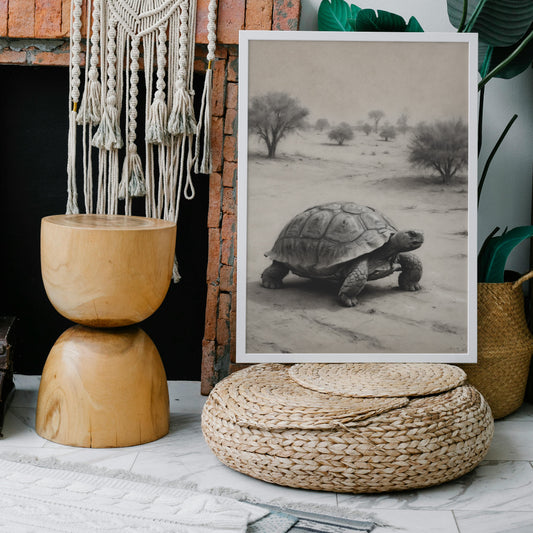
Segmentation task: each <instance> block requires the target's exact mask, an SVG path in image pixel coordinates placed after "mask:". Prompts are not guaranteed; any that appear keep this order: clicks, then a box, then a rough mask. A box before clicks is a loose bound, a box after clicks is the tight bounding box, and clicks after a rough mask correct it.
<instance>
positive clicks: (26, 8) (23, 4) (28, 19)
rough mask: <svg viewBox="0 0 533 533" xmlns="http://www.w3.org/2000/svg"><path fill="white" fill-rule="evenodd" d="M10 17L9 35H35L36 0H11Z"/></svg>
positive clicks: (30, 36)
mask: <svg viewBox="0 0 533 533" xmlns="http://www.w3.org/2000/svg"><path fill="white" fill-rule="evenodd" d="M8 17H9V18H8V28H7V36H8V37H26V38H30V39H31V38H33V37H35V31H34V25H35V0H16V2H14V1H13V0H11V2H10V3H9V14H8Z"/></svg>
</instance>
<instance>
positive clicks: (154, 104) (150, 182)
mask: <svg viewBox="0 0 533 533" xmlns="http://www.w3.org/2000/svg"><path fill="white" fill-rule="evenodd" d="M216 8H217V2H216V0H210V1H209V12H208V26H207V29H208V47H207V48H208V53H207V60H208V68H207V72H206V79H205V86H204V91H203V94H202V101H201V110H200V116H199V117H198V120H197V119H196V117H195V115H194V107H193V97H194V91H193V74H194V49H195V29H196V0H87V42H86V68H85V76H84V83H83V94H82V91H81V90H80V87H81V85H82V82H81V78H82V75H81V68H80V63H81V41H82V34H81V27H82V22H81V16H82V0H72V9H71V14H72V20H71V28H72V30H71V38H70V41H71V42H70V90H69V138H68V162H67V177H68V200H67V214H74V213H79V206H78V193H77V185H76V183H77V182H76V159H77V155H78V157H79V156H80V155H81V158H82V164H83V197H84V204H85V205H84V208H85V212H86V213H97V214H110V215H113V214H118V213H119V211H120V212H123V213H124V214H126V215H131V210H132V198H133V197H138V196H144V197H145V215H146V216H147V217H154V218H163V219H165V220H170V221H173V222H176V223H177V222H178V215H179V206H180V200H181V198H182V197H185V198H186V199H192V198H193V197H194V186H193V183H192V179H191V178H192V173H193V171H194V172H196V173H203V174H208V173H210V172H211V150H210V135H211V86H212V62H213V60H214V58H215V43H216V34H215V30H216ZM141 58H142V59H141ZM141 60H142V61H143V66H142V68H141V64H140V61H141ZM140 76H144V82H145V84H144V86H145V87H146V109H145V116H146V123H145V124H144V125H139V124H138V123H137V117H138V112H137V104H138V100H137V96H138V94H139V88H138V87H139V78H140ZM121 119H122V123H123V124H125V127H124V129H123V130H121ZM138 126H140V127H139V128H138ZM139 132H142V136H144V138H142V137H141V138H139ZM80 134H81V137H82V143H81V145H82V153H81V154H76V145H77V136H78V135H80ZM139 142H142V143H144V145H145V150H144V152H145V154H146V155H145V158H144V161H142V160H141V157H140V156H139V153H138V149H137V148H138V145H139V144H138V143H139ZM96 162H97V164H96ZM94 191H96V198H95V197H94ZM122 202H123V207H122ZM178 279H179V274H178V270H177V265H176V266H175V269H174V281H178Z"/></svg>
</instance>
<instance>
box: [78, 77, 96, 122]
mask: <svg viewBox="0 0 533 533" xmlns="http://www.w3.org/2000/svg"><path fill="white" fill-rule="evenodd" d="M101 93H102V86H101V84H100V81H99V80H98V79H95V80H92V79H90V78H89V81H88V83H87V87H86V88H85V91H83V97H82V99H81V105H80V110H79V112H78V118H77V122H78V124H94V125H96V124H99V123H100V119H101V101H100V95H101Z"/></svg>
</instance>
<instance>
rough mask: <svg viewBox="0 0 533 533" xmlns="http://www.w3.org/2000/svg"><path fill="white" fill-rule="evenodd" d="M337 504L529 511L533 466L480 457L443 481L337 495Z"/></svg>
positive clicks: (530, 508)
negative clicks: (475, 464) (413, 487)
mask: <svg viewBox="0 0 533 533" xmlns="http://www.w3.org/2000/svg"><path fill="white" fill-rule="evenodd" d="M339 504H340V505H345V504H348V505H350V506H353V507H356V508H373V509H433V510H437V509H438V510H453V509H458V510H464V511H467V510H472V511H474V510H480V511H481V510H497V511H514V510H517V511H533V468H532V467H531V465H530V464H529V463H527V462H523V461H484V462H482V463H481V464H480V465H479V466H478V467H477V468H476V469H475V470H474V471H472V472H470V473H469V474H466V475H465V476H463V477H461V478H459V479H457V480H455V481H450V482H448V483H444V484H443V485H439V486H436V487H429V488H426V489H421V490H414V491H405V492H398V493H389V494H383V495H379V494H376V495H371V494H365V495H339Z"/></svg>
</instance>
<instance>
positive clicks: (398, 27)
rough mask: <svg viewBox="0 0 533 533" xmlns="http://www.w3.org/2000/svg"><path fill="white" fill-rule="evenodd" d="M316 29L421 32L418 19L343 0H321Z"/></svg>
mask: <svg viewBox="0 0 533 533" xmlns="http://www.w3.org/2000/svg"><path fill="white" fill-rule="evenodd" d="M318 29H319V30H320V31H399V32H422V31H424V30H423V29H422V26H420V24H419V22H418V20H416V18H415V17H411V18H410V19H409V22H408V23H406V22H405V20H404V19H403V18H402V17H400V16H399V15H396V14H394V13H389V12H388V11H381V10H378V12H377V13H376V12H375V11H374V10H373V9H361V8H360V7H358V6H356V5H355V4H348V3H347V2H345V1H344V0H322V2H321V4H320V7H319V8H318Z"/></svg>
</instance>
